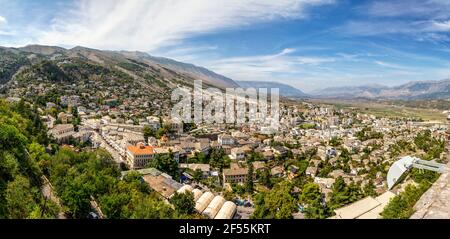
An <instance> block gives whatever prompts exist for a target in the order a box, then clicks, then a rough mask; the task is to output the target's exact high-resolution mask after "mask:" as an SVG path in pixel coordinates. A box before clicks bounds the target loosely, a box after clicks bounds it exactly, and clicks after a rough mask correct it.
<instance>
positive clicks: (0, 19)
mask: <svg viewBox="0 0 450 239" xmlns="http://www.w3.org/2000/svg"><path fill="white" fill-rule="evenodd" d="M6 23H7V21H6V18H4V17H3V16H0V27H2V26H4V25H6Z"/></svg>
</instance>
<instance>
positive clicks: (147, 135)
mask: <svg viewBox="0 0 450 239" xmlns="http://www.w3.org/2000/svg"><path fill="white" fill-rule="evenodd" d="M150 137H155V132H154V131H153V129H152V128H151V127H149V126H147V125H146V126H145V127H144V140H145V143H148V139H149V138H150Z"/></svg>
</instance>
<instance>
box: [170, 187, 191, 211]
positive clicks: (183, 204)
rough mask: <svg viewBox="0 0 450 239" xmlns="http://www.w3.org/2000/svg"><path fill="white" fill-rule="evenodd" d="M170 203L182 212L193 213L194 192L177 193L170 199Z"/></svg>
mask: <svg viewBox="0 0 450 239" xmlns="http://www.w3.org/2000/svg"><path fill="white" fill-rule="evenodd" d="M170 203H172V205H173V206H174V207H175V210H176V211H177V212H178V213H180V214H187V215H189V214H193V213H194V209H195V202H194V194H193V193H192V192H186V193H175V195H174V196H173V197H172V198H171V199H170Z"/></svg>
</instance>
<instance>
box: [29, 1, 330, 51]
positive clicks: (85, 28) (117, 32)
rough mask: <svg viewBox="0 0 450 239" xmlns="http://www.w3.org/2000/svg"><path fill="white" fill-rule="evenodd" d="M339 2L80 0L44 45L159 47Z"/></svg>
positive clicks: (300, 15)
mask: <svg viewBox="0 0 450 239" xmlns="http://www.w3.org/2000/svg"><path fill="white" fill-rule="evenodd" d="M333 2H334V0H277V1H272V0H216V1H211V0H190V1H186V0H130V1H121V0H95V1H93V0H80V1H79V2H77V3H76V5H75V6H74V7H73V10H70V11H67V12H63V13H62V14H61V15H60V16H59V17H56V18H55V19H54V21H53V24H52V25H51V26H50V29H51V30H49V31H43V32H41V34H40V35H39V37H38V42H39V43H40V44H48V45H83V46H88V47H95V48H101V49H128V50H146V51H150V50H155V49H158V48H160V47H164V46H169V45H172V44H174V43H177V42H179V41H182V40H183V39H186V38H189V37H192V36H196V35H199V34H205V33H210V32H214V31H218V30H223V29H229V28H236V27H245V26H249V25H250V24H255V23H260V22H268V21H276V20H282V19H301V18H305V17H307V13H306V8H308V7H311V6H319V5H323V4H330V3H333Z"/></svg>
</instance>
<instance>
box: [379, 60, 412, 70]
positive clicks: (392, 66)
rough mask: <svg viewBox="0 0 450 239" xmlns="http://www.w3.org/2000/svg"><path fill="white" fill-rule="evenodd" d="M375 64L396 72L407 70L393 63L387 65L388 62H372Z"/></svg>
mask: <svg viewBox="0 0 450 239" xmlns="http://www.w3.org/2000/svg"><path fill="white" fill-rule="evenodd" d="M374 62H375V64H377V65H379V66H382V67H386V68H392V69H397V70H407V69H409V68H407V67H404V66H400V65H397V64H393V63H388V62H384V61H374Z"/></svg>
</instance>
